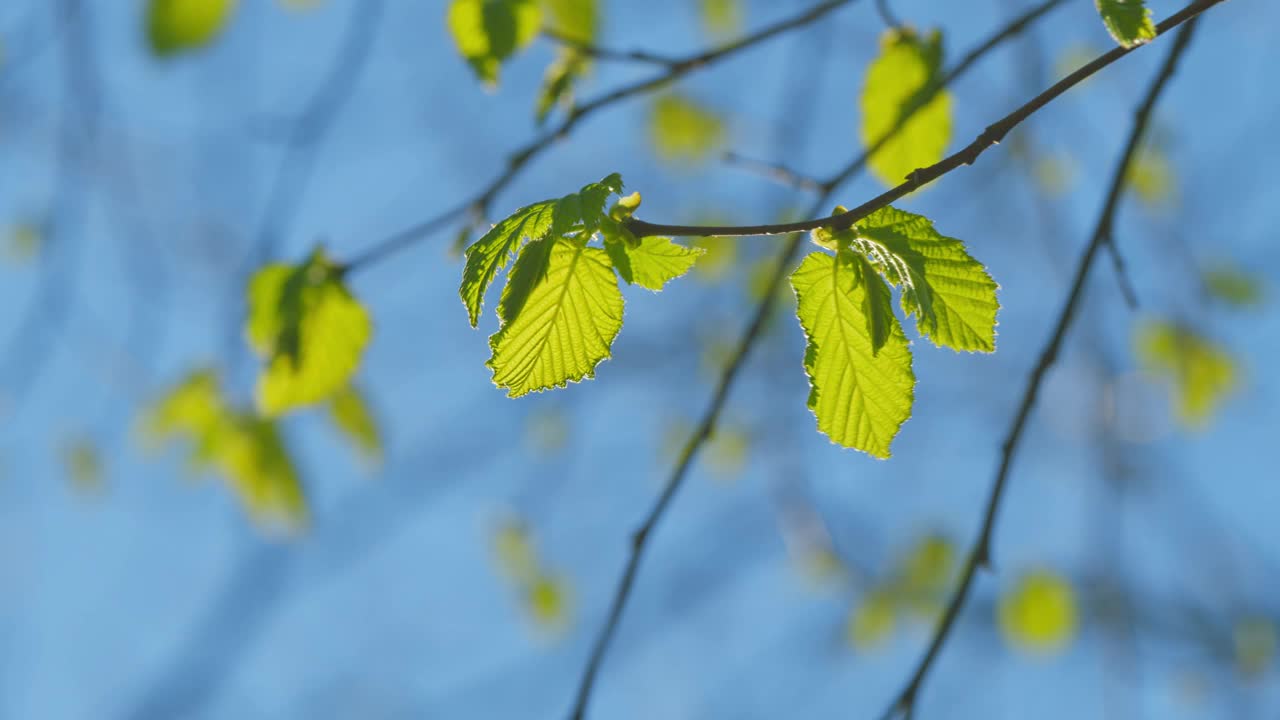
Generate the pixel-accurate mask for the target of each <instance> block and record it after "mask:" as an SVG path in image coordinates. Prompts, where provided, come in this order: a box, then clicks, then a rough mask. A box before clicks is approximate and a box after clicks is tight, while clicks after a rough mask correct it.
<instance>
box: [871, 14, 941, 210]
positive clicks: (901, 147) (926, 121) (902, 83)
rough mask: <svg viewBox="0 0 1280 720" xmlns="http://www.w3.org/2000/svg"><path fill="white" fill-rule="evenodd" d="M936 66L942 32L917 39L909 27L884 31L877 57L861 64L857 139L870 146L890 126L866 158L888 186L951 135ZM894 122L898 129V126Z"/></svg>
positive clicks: (927, 159) (933, 157)
mask: <svg viewBox="0 0 1280 720" xmlns="http://www.w3.org/2000/svg"><path fill="white" fill-rule="evenodd" d="M941 70H942V34H941V33H940V32H939V31H937V30H934V31H933V32H931V33H929V35H928V37H925V38H922V37H920V36H919V35H917V34H916V33H915V32H914V31H912V30H889V31H888V32H887V33H886V34H885V36H884V37H883V38H882V40H881V43H880V56H879V57H877V58H876V59H875V61H873V62H872V63H871V66H870V67H869V68H867V75H866V81H865V83H864V85H863V87H862V95H861V104H860V107H861V112H862V128H861V133H860V136H861V139H862V143H863V145H864V146H865V147H867V148H872V147H875V146H876V145H877V144H878V143H880V142H881V141H882V140H883V139H884V138H886V137H889V136H890V134H891V133H894V130H895V129H897V132H896V133H895V134H893V135H892V137H889V139H888V140H886V141H885V142H884V144H883V146H881V147H880V149H879V150H877V151H876V152H875V153H874V154H873V155H872V156H871V159H870V161H869V163H868V167H870V169H871V172H872V174H873V175H875V176H876V178H877V179H879V180H880V181H881V182H883V183H884V184H886V185H889V186H891V187H892V186H895V185H899V184H901V183H902V181H903V180H905V179H906V177H907V175H908V174H909V173H910V172H911V171H913V170H916V169H918V168H923V167H927V166H929V165H933V164H934V163H936V162H938V161H939V160H941V159H942V157H943V155H944V153H945V152H946V149H947V143H948V142H949V141H950V140H951V96H950V94H948V93H947V92H946V91H945V90H942V89H939V88H938V87H937V81H938V79H939V77H940V73H941ZM899 126H901V127H900V129H899Z"/></svg>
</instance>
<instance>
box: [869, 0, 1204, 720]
mask: <svg viewBox="0 0 1280 720" xmlns="http://www.w3.org/2000/svg"><path fill="white" fill-rule="evenodd" d="M1214 4H1216V3H1215V2H1199V3H1194V4H1193V5H1192V6H1190V7H1189V8H1188V9H1191V8H1196V7H1197V6H1200V7H1199V8H1198V10H1197V11H1196V12H1195V13H1193V14H1191V15H1190V16H1188V17H1187V18H1185V19H1193V18H1194V17H1195V16H1196V15H1198V14H1199V12H1202V11H1203V10H1205V9H1207V8H1208V7H1210V6H1212V5H1214ZM1185 12H1186V11H1185V10H1184V11H1183V13H1185ZM1183 13H1179V14H1180V15H1181V14H1183ZM1167 22H1168V21H1166V23H1167ZM1167 29H1168V27H1167V26H1165V23H1162V28H1161V32H1164V31H1166V30H1167ZM1194 30H1195V23H1194V22H1191V23H1189V24H1188V25H1187V26H1186V27H1185V28H1184V29H1183V30H1182V31H1180V32H1179V33H1178V37H1177V39H1176V40H1175V41H1174V45H1173V47H1172V49H1170V51H1169V55H1168V57H1167V58H1166V59H1165V62H1164V64H1163V65H1162V66H1161V68H1160V70H1159V72H1158V73H1157V75H1156V77H1155V79H1154V80H1153V81H1152V83H1151V87H1150V88H1149V89H1148V90H1147V94H1146V96H1145V97H1144V98H1143V100H1142V102H1141V103H1140V104H1139V105H1138V109H1137V111H1136V112H1135V115H1134V122H1133V130H1132V131H1131V133H1130V135H1129V141H1128V143H1127V144H1126V146H1125V149H1124V152H1123V153H1122V154H1121V155H1120V158H1119V161H1118V162H1117V163H1116V167H1115V170H1114V172H1113V174H1112V181H1111V186H1110V189H1109V190H1108V193H1107V198H1106V202H1105V204H1104V206H1103V210H1102V213H1101V214H1100V216H1099V218H1098V223H1097V226H1096V228H1095V229H1094V233H1093V239H1092V240H1091V241H1090V243H1089V245H1088V247H1086V248H1085V251H1084V253H1083V254H1082V255H1081V257H1080V260H1079V262H1078V264H1077V266H1076V271H1075V277H1074V280H1073V281H1072V285H1071V290H1070V292H1068V294H1067V299H1066V302H1065V303H1064V304H1063V307H1062V311H1061V312H1060V313H1059V314H1058V321H1057V323H1056V325H1055V327H1054V331H1053V334H1052V335H1051V336H1050V338H1049V341H1048V343H1047V344H1046V345H1045V347H1044V350H1043V351H1042V352H1041V353H1040V360H1039V361H1038V362H1037V363H1036V366H1035V368H1034V369H1033V370H1032V371H1031V377H1030V379H1029V380H1028V382H1027V388H1026V390H1025V391H1024V393H1023V396H1022V402H1021V404H1020V405H1019V407H1018V411H1017V413H1016V414H1015V415H1014V418H1013V422H1012V424H1011V425H1010V427H1009V433H1008V435H1007V436H1006V438H1005V441H1004V444H1003V446H1002V448H1001V457H1000V465H999V468H998V469H997V470H996V476H995V480H994V482H993V483H992V487H991V494H990V496H989V497H988V499H987V504H986V510H985V512H984V514H983V519H982V528H981V530H980V531H979V533H978V537H977V540H976V541H975V542H974V545H973V548H972V550H971V551H970V553H969V556H968V558H967V560H966V561H965V565H964V569H963V571H962V572H961V576H960V583H959V586H958V587H957V588H956V591H955V593H954V594H953V595H952V596H951V600H950V601H949V602H948V604H947V608H946V611H945V612H944V613H943V616H942V619H941V621H940V622H939V623H938V626H937V629H936V630H935V631H934V635H933V638H932V640H931V641H930V643H929V648H928V650H927V651H926V652H925V654H924V657H923V658H921V660H920V663H919V664H918V665H917V666H916V669H915V671H914V672H913V673H912V675H911V679H910V680H909V681H908V682H907V684H906V686H905V687H904V688H903V689H902V691H901V692H899V693H898V695H897V697H896V698H895V699H894V702H893V703H892V704H891V705H890V706H889V708H888V710H886V711H885V713H884V716H883V717H884V718H886V719H887V718H892V717H894V716H897V715H901V716H903V717H910V716H911V712H912V710H913V708H914V707H915V701H916V697H917V695H918V694H919V692H920V688H921V687H922V686H923V684H924V681H925V678H926V677H927V676H928V673H929V670H930V669H931V668H932V667H933V663H934V661H935V660H936V659H937V657H938V654H939V652H940V651H941V649H942V646H943V645H944V644H945V643H946V640H947V637H948V636H949V635H950V634H951V630H952V629H953V628H954V627H955V624H956V619H957V618H958V617H959V615H960V610H961V608H963V606H964V603H965V600H966V599H967V597H968V594H969V590H970V589H971V588H972V587H973V580H974V577H975V576H976V575H977V572H978V569H979V568H983V567H988V566H989V565H990V562H991V536H992V531H993V528H994V527H995V520H996V513H997V511H998V510H999V507H1000V500H1001V498H1002V497H1003V495H1004V488H1005V485H1006V481H1007V480H1008V477H1009V470H1010V468H1011V467H1012V464H1013V457H1014V453H1015V452H1016V451H1017V448H1018V443H1019V441H1020V440H1021V438H1022V433H1023V430H1024V429H1025V428H1026V425H1027V420H1028V419H1029V418H1030V416H1031V409H1032V408H1033V407H1035V403H1036V398H1037V396H1038V395H1039V392H1040V385H1041V383H1042V381H1043V380H1044V376H1045V374H1046V373H1047V372H1048V371H1049V368H1050V367H1052V366H1053V364H1054V362H1055V361H1056V360H1057V357H1058V352H1059V350H1060V349H1061V347H1062V343H1063V340H1064V339H1065V338H1066V334H1067V331H1068V330H1069V329H1070V328H1071V323H1072V321H1073V320H1074V319H1075V314H1076V309H1077V307H1078V306H1079V304H1080V300H1081V298H1082V297H1083V295H1084V284H1085V280H1086V279H1088V276H1089V270H1090V268H1091V267H1092V265H1093V261H1094V258H1095V257H1096V256H1097V254H1098V250H1099V249H1101V248H1102V246H1103V244H1104V243H1105V242H1106V238H1107V236H1108V234H1109V233H1110V232H1111V225H1112V222H1113V218H1114V216H1115V210H1116V207H1117V206H1118V205H1119V202H1120V197H1121V195H1122V194H1123V190H1124V186H1125V175H1126V173H1127V171H1128V168H1129V163H1130V161H1131V160H1132V158H1133V155H1134V153H1135V152H1136V151H1137V148H1138V145H1139V144H1140V143H1141V141H1142V135H1143V133H1144V132H1145V131H1146V129H1147V124H1148V122H1149V120H1150V117H1151V111H1152V109H1153V108H1154V107H1155V104H1156V101H1157V100H1158V99H1159V97H1160V94H1161V93H1162V92H1163V91H1164V89H1165V87H1166V86H1167V85H1168V82H1169V79H1170V78H1172V77H1173V73H1174V70H1175V69H1176V68H1177V64H1178V59H1179V58H1180V57H1181V56H1182V54H1183V52H1184V51H1185V50H1186V48H1187V46H1188V44H1189V42H1190V40H1191V36H1192V33H1193V31H1194Z"/></svg>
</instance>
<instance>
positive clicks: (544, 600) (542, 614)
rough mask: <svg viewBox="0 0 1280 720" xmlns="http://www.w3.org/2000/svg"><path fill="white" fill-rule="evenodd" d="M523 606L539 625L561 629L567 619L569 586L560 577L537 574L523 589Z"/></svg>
mask: <svg viewBox="0 0 1280 720" xmlns="http://www.w3.org/2000/svg"><path fill="white" fill-rule="evenodd" d="M525 606H526V607H527V608H528V610H529V614H530V616H532V618H533V620H534V622H535V623H537V624H538V625H539V626H541V627H544V628H548V629H551V630H559V629H562V628H563V627H564V626H565V625H566V624H567V623H568V620H569V587H568V585H567V584H566V583H565V581H564V580H563V579H562V578H559V577H554V576H551V575H546V574H542V575H539V576H538V577H536V578H534V580H533V582H532V583H531V584H530V585H529V586H528V588H527V589H526V590H525Z"/></svg>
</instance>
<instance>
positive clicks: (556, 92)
mask: <svg viewBox="0 0 1280 720" xmlns="http://www.w3.org/2000/svg"><path fill="white" fill-rule="evenodd" d="M590 70H591V60H590V58H588V57H587V56H586V55H583V54H582V53H581V52H579V51H577V50H574V49H572V48H561V49H560V51H559V52H558V53H556V59H555V60H554V61H553V62H552V63H551V64H550V65H548V66H547V72H546V75H544V76H543V79H542V88H541V89H540V90H539V91H538V100H537V103H536V104H535V106H534V119H535V120H536V121H537V124H538V125H539V126H541V125H542V124H543V123H544V122H546V119H547V116H548V115H550V114H551V111H552V110H553V109H555V108H556V107H557V106H558V107H562V108H565V109H566V110H567V109H568V108H570V107H572V106H573V87H574V83H576V82H577V81H578V79H579V78H581V77H583V76H584V75H586V74H587V73H588V72H589V71H590Z"/></svg>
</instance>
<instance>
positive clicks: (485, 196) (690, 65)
mask: <svg viewBox="0 0 1280 720" xmlns="http://www.w3.org/2000/svg"><path fill="white" fill-rule="evenodd" d="M853 2H856V0H827V1H826V2H823V3H819V4H817V5H814V6H813V7H811V8H809V9H808V10H805V11H804V12H802V13H800V14H798V15H794V16H792V17H790V18H787V19H785V20H780V21H778V22H776V23H774V24H773V25H769V26H768V27H765V28H762V29H760V30H759V31H757V32H755V33H752V34H750V35H747V36H746V37H743V38H741V39H739V40H737V41H735V42H732V43H729V44H728V45H724V46H721V47H719V48H716V49H714V50H707V51H704V52H701V53H696V54H694V55H689V56H687V57H684V58H681V59H679V60H676V61H675V62H673V63H672V64H671V65H670V66H669V68H668V69H667V70H666V71H665V72H663V73H661V74H659V75H655V76H653V77H651V78H649V79H647V80H640V81H638V82H634V83H630V84H628V85H623V86H621V87H619V88H616V89H614V90H612V91H610V92H608V93H605V94H604V95H601V96H599V97H597V98H596V99H594V100H591V101H590V102H587V103H584V104H582V105H578V106H576V107H574V108H573V109H572V110H571V111H569V115H568V117H566V118H565V119H564V120H563V121H562V122H561V123H560V125H558V126H557V127H555V128H554V129H552V130H550V131H548V132H547V133H545V134H543V135H542V136H541V137H538V138H535V139H534V140H532V141H531V142H529V143H528V144H527V145H525V146H524V147H522V148H520V149H518V150H516V151H515V152H513V153H512V154H511V155H510V156H509V157H508V158H507V167H506V169H505V170H503V171H502V172H501V173H500V174H499V175H498V176H497V177H496V178H494V179H493V182H491V183H489V185H488V186H487V187H485V188H484V189H483V190H481V191H480V192H479V193H477V194H476V195H474V196H473V197H472V198H471V199H470V200H468V201H466V202H464V203H462V205H461V206H459V207H457V208H454V209H453V210H450V211H448V212H445V213H442V214H440V215H439V216H437V217H435V218H432V219H431V220H429V221H427V222H424V223H419V224H418V225H415V226H413V227H410V228H406V229H405V230H401V231H399V232H396V233H394V234H392V235H390V236H388V237H386V238H383V239H382V240H379V241H377V242H375V243H373V244H372V245H371V246H370V247H369V248H368V249H367V250H365V251H364V252H363V253H360V254H359V255H357V256H356V257H354V258H352V259H351V260H349V261H348V262H347V263H346V267H347V269H349V270H356V269H360V268H365V267H368V266H370V265H373V264H376V263H378V262H380V261H381V260H383V259H385V258H386V257H387V256H389V255H392V254H394V253H395V252H397V251H398V250H402V249H404V248H406V247H408V246H410V245H412V244H413V243H415V242H417V241H418V240H421V239H422V238H424V237H427V236H428V235H430V234H431V233H433V232H435V231H436V230H438V229H440V228H442V227H444V226H445V225H446V224H447V223H448V222H450V221H452V220H454V219H456V218H458V217H461V216H462V215H463V214H464V213H466V212H471V213H473V214H475V215H477V216H480V217H483V216H484V215H486V214H487V211H488V209H489V203H491V202H492V201H493V198H494V197H496V196H497V194H498V193H499V192H502V190H504V189H505V188H506V187H507V185H509V184H510V183H511V181H512V180H514V179H515V177H516V175H518V174H519V173H520V171H521V170H522V169H524V166H525V165H527V164H528V163H529V161H530V160H533V159H534V158H535V157H537V156H538V155H541V154H542V153H543V152H544V151H546V150H547V149H548V148H549V147H551V145H552V144H553V143H555V141H557V140H562V139H564V138H566V137H568V135H569V133H571V132H573V129H574V128H575V127H577V125H578V123H579V122H581V121H582V120H584V119H586V118H587V117H588V116H590V115H592V114H594V113H595V112H596V111H597V110H601V109H603V108H606V107H608V106H610V105H613V104H614V103H617V102H620V101H622V100H626V99H628V98H631V97H634V96H636V95H641V94H644V93H647V92H651V91H653V90H657V89H658V88H660V87H662V86H664V85H666V84H668V83H670V82H672V81H674V80H677V79H679V78H681V77H683V76H685V75H688V74H689V73H691V72H693V71H695V70H699V69H701V68H704V67H706V66H708V65H711V64H713V63H716V62H719V61H721V60H724V59H726V58H729V57H732V56H733V55H736V54H738V53H739V52H742V51H743V50H746V49H748V48H751V47H754V46H756V45H759V44H760V43H762V42H764V41H766V40H769V39H770V38H773V37H774V36H777V35H780V34H782V33H785V32H787V31H789V30H794V29H796V28H800V27H804V26H805V25H808V24H810V23H813V22H816V21H817V20H819V19H821V18H823V17H824V16H826V15H827V14H828V13H830V12H831V11H833V10H836V9H838V8H840V7H843V6H845V5H848V4H850V3H853Z"/></svg>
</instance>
